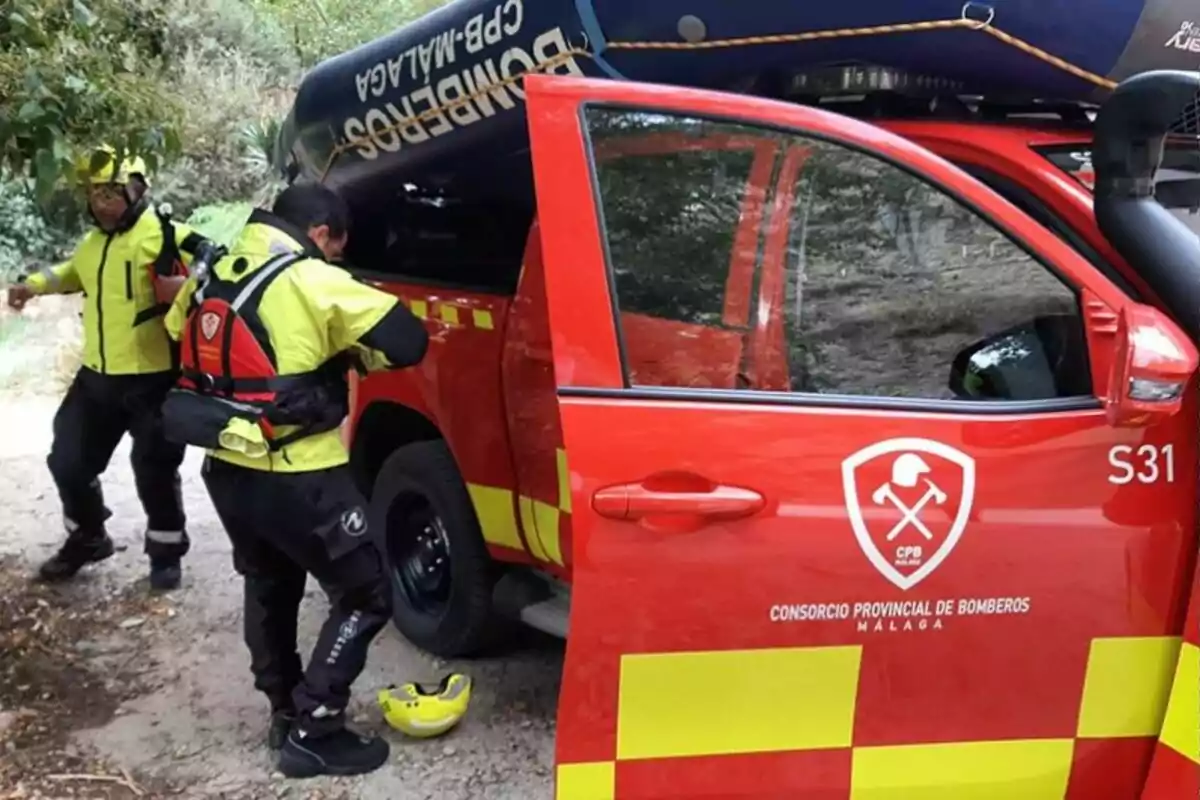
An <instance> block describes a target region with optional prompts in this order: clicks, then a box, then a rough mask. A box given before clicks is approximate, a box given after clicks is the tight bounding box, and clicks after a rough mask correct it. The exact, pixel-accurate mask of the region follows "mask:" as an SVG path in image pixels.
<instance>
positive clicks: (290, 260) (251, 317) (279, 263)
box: [188, 253, 305, 375]
mask: <svg viewBox="0 0 1200 800" xmlns="http://www.w3.org/2000/svg"><path fill="white" fill-rule="evenodd" d="M304 258H305V256H304V254H303V253H281V254H280V255H278V256H276V257H275V258H272V259H271V260H270V261H268V262H267V263H266V264H264V265H263V266H261V267H259V268H258V269H257V270H256V271H255V272H254V274H253V275H251V277H250V279H249V280H247V281H246V285H245V286H241V285H240V284H238V283H233V282H230V281H223V280H221V279H220V278H218V277H216V274H215V272H216V265H215V264H214V265H212V267H211V268H210V269H209V271H208V275H207V277H206V278H205V279H204V280H203V281H202V282H201V284H200V285H199V286H198V287H197V288H196V290H195V291H194V292H192V297H191V301H190V303H189V307H188V313H189V315H190V321H189V326H190V328H191V339H192V363H193V364H199V363H200V314H199V313H197V312H198V311H199V308H200V306H201V304H203V302H204V300H205V292H206V291H207V290H208V289H209V288H212V289H214V290H215V292H214V293H215V295H216V297H217V298H218V299H222V295H225V294H228V293H229V291H230V290H232V289H240V291H238V293H237V295H236V296H235V297H234V299H233V301H232V302H231V303H230V309H231V313H235V314H237V315H238V316H240V317H242V318H243V321H244V322H245V323H246V325H247V327H248V328H249V329H250V332H251V333H252V334H254V338H255V339H256V340H257V341H258V344H259V346H260V347H262V349H263V352H265V353H266V354H267V357H268V358H269V359H270V360H271V363H272V364H274V363H275V350H274V348H273V347H271V340H270V337H269V336H268V335H267V332H266V329H265V328H264V327H263V325H262V323H261V321H260V320H259V319H258V304H259V302H261V300H262V295H263V293H264V292H266V290H267V287H268V286H269V285H270V284H271V282H272V281H273V280H274V279H275V278H277V277H278V276H279V275H280V274H281V273H282V272H283V270H284V269H285V268H286V267H289V266H291V265H292V264H294V263H296V262H297V261H301V260H303V259H304ZM232 339H233V326H232V325H231V324H229V322H228V320H227V321H226V324H225V335H224V337H223V339H222V340H221V372H222V373H224V374H225V375H228V374H229V373H230V371H231V370H230V363H229V361H230V353H229V351H230V344H231V343H232Z"/></svg>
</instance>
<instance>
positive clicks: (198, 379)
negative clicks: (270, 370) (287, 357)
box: [181, 368, 329, 394]
mask: <svg viewBox="0 0 1200 800" xmlns="http://www.w3.org/2000/svg"><path fill="white" fill-rule="evenodd" d="M181 375H182V377H184V378H187V379H188V380H190V381H191V382H192V383H193V384H195V386H196V389H197V391H200V392H219V393H221V394H238V393H242V392H245V393H247V394H258V393H263V392H291V391H296V390H297V389H310V388H316V387H319V386H324V385H325V384H326V383H327V382H328V380H329V377H328V376H329V371H328V370H327V369H325V368H320V369H315V370H312V371H310V372H300V373H297V374H295V375H274V376H271V377H268V378H227V377H222V376H220V375H209V374H208V373H207V372H200V371H198V370H192V369H184V370H182V372H181Z"/></svg>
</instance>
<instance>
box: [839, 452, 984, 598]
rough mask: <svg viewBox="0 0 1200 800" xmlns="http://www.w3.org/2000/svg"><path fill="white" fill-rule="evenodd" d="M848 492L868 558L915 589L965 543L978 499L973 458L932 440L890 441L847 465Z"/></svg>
mask: <svg viewBox="0 0 1200 800" xmlns="http://www.w3.org/2000/svg"><path fill="white" fill-rule="evenodd" d="M842 490H843V493H844V494H845V499H846V513H847V514H848V515H849V518H850V527H851V528H852V529H853V530H854V536H855V538H856V539H858V544H859V547H861V548H862V551H863V553H864V554H865V555H866V557H867V559H868V560H869V561H870V562H871V564H872V565H874V567H875V568H876V569H877V570H879V573H880V574H881V575H883V577H885V578H887V579H888V580H889V581H891V582H892V583H893V584H895V585H896V586H898V587H899V588H901V589H911V588H912V587H914V586H916V585H917V584H918V583H920V582H921V581H922V580H924V579H925V578H927V577H929V575H930V574H931V573H932V572H933V571H934V570H936V569H937V568H938V566H939V565H940V564H941V563H942V562H943V561H945V560H946V557H947V556H949V555H950V553H951V552H952V551H953V550H954V547H955V545H957V544H958V540H959V539H960V538H962V535H963V530H964V529H965V528H966V526H967V521H968V519H969V518H970V515H971V507H972V504H973V503H974V501H975V460H974V459H973V458H971V457H970V456H969V455H967V454H966V453H963V452H962V451H960V450H957V449H955V448H953V447H951V446H950V445H947V444H943V443H941V442H937V441H933V440H931V439H919V438H903V439H888V440H887V441H883V442H878V443H876V444H873V445H870V446H869V447H864V448H863V449H862V450H859V451H858V452H857V453H854V454H853V455H851V456H850V457H848V458H847V459H846V460H845V461H843V462H842Z"/></svg>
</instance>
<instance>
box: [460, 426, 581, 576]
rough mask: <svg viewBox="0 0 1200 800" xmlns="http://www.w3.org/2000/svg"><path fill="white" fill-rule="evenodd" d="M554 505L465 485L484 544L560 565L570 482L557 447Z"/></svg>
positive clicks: (564, 456)
mask: <svg viewBox="0 0 1200 800" xmlns="http://www.w3.org/2000/svg"><path fill="white" fill-rule="evenodd" d="M556 461H557V464H558V502H557V503H556V504H554V505H550V504H549V503H543V502H541V501H540V500H537V499H535V498H533V497H530V496H528V495H524V494H516V495H515V496H514V492H512V491H511V490H509V489H503V488H499V487H496V486H484V485H482V484H476V483H468V484H467V491H468V492H470V495H471V502H472V503H473V504H474V506H475V514H476V516H477V517H478V518H479V525H480V528H481V529H482V530H483V538H484V541H486V542H487V543H488V544H492V545H497V546H499V547H507V548H510V549H513V550H520V551H522V552H525V551H526V547H525V544H523V543H522V541H521V533H522V532H523V533H524V535H525V542H526V543H528V545H529V546H528V552H529V554H530V555H531V556H533V557H534V558H535V559H537V560H538V561H542V562H545V563H548V564H557V565H558V566H560V567H561V566H563V565H564V558H563V552H562V549H563V548H562V526H563V522H564V520H565V519H569V518H570V514H571V483H570V479H569V477H568V473H567V455H566V452H565V451H564V450H563V449H562V448H558V451H557V455H556Z"/></svg>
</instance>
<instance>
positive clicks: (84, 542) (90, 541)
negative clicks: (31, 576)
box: [38, 533, 114, 583]
mask: <svg viewBox="0 0 1200 800" xmlns="http://www.w3.org/2000/svg"><path fill="white" fill-rule="evenodd" d="M113 550H114V548H113V541H112V539H110V538H109V537H108V534H106V533H102V534H100V535H99V536H88V537H84V536H79V535H72V536H68V537H67V541H66V542H65V543H64V544H63V546H62V547H60V548H59V549H58V552H57V553H55V554H54V555H53V556H52V557H50V558H49V559H47V560H46V561H45V562H44V563H43V564H42V566H41V567H40V568H39V569H38V577H39V578H41V579H42V580H43V581H47V582H52V583H53V582H58V581H65V580H70V579H71V578H73V577H75V574H76V573H77V572H79V570H81V569H83V567H84V566H86V565H87V564H95V563H97V562H100V561H103V560H104V559H106V558H109V557H111V556H112V554H113Z"/></svg>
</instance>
